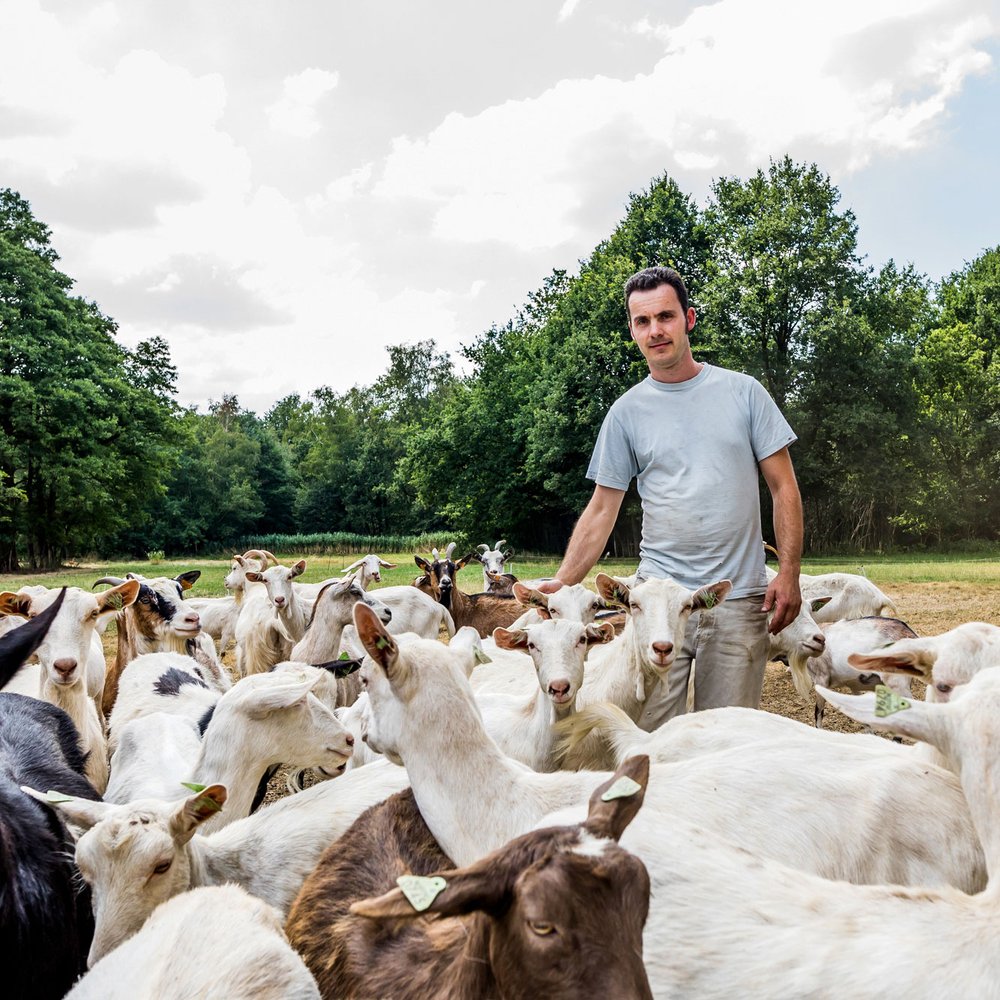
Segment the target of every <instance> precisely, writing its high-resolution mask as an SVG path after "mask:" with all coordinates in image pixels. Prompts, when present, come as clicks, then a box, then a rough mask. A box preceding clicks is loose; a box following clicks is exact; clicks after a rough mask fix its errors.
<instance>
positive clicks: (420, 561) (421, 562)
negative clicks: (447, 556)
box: [413, 556, 431, 576]
mask: <svg viewBox="0 0 1000 1000" xmlns="http://www.w3.org/2000/svg"><path fill="white" fill-rule="evenodd" d="M413 561H414V562H415V563H416V564H417V566H419V567H420V569H422V570H423V571H424V573H426V574H427V576H430V575H431V564H430V563H429V562H428V561H427V560H426V559H424V558H423V556H414V557H413Z"/></svg>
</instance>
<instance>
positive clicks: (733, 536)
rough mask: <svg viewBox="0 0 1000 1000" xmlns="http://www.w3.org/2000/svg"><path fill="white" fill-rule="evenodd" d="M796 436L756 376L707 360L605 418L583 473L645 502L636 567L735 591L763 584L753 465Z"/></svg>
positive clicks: (755, 590)
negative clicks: (633, 487)
mask: <svg viewBox="0 0 1000 1000" xmlns="http://www.w3.org/2000/svg"><path fill="white" fill-rule="evenodd" d="M794 440H795V434H794V433H793V432H792V429H791V427H790V426H789V425H788V422H787V421H786V420H785V418H784V417H783V416H782V414H781V411H780V410H779V409H778V407H777V405H776V404H775V402H774V400H773V399H771V397H770V396H769V395H768V392H767V390H766V389H765V388H764V387H763V386H762V385H761V384H760V383H759V382H758V381H757V380H756V379H754V378H751V377H750V376H749V375H744V374H742V373H741V372H734V371H730V370H729V369H727V368H716V367H715V366H713V365H708V364H706V365H705V366H704V367H703V368H702V370H701V371H700V372H699V373H698V374H697V375H696V376H695V377H694V378H692V379H688V380H687V381H686V382H657V381H656V380H655V379H654V378H653V377H652V376H649V377H647V378H646V379H644V380H643V381H642V382H640V383H639V384H638V385H634V386H632V388H631V389H629V390H628V392H626V393H625V394H624V395H622V396H621V397H619V398H618V399H617V400H616V401H615V403H614V404H613V405H612V407H611V409H610V410H608V415H607V416H606V417H605V418H604V424H603V425H602V427H601V433H600V434H599V435H598V438H597V444H596V445H595V446H594V454H593V457H592V458H591V460H590V467H589V468H588V469H587V478H588V479H593V480H594V481H595V482H596V483H597V484H598V485H599V486H609V487H612V488H613V489H617V490H626V489H628V486H629V483H630V482H631V481H632V479H633V477H635V478H636V479H637V486H638V489H639V496H640V497H641V498H642V544H641V547H640V550H639V553H640V557H641V558H640V562H639V572H640V574H642V575H644V576H658V577H660V576H669V577H671V578H672V579H674V580H676V581H677V582H678V583H680V584H682V585H683V586H685V587H688V588H689V589H692V590H694V589H696V588H697V587H701V586H704V585H705V584H707V583H713V582H714V581H716V580H721V579H729V580H732V581H733V592H732V595H731V596H732V597H748V596H751V595H754V594H763V593H764V591H765V590H766V589H767V576H766V574H765V572H764V549H763V545H762V542H763V539H762V536H761V527H760V499H759V495H758V469H757V463H758V462H760V461H761V460H762V459H765V458H767V457H768V456H769V455H773V454H774V453H775V452H777V451H780V450H781V449H782V448H784V447H785V446H786V445H789V444H791V443H792V442H793V441H794Z"/></svg>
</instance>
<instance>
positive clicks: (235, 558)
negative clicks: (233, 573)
mask: <svg viewBox="0 0 1000 1000" xmlns="http://www.w3.org/2000/svg"><path fill="white" fill-rule="evenodd" d="M233 562H234V563H236V564H237V565H239V566H242V567H243V568H244V569H245V568H246V564H247V561H246V559H244V558H243V556H233Z"/></svg>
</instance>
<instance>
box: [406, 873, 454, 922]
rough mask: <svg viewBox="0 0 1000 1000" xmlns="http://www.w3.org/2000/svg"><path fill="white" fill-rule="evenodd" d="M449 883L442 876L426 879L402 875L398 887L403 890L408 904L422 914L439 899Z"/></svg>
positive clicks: (418, 876) (420, 876)
mask: <svg viewBox="0 0 1000 1000" xmlns="http://www.w3.org/2000/svg"><path fill="white" fill-rule="evenodd" d="M447 884H448V883H447V882H445V880H444V879H443V878H441V876H440V875H435V876H434V878H426V877H425V876H423V875H400V876H399V878H397V879H396V885H398V886H399V888H400V889H401V890H402V892H403V895H404V896H405V897H406V900H407V902H408V903H409V904H410V906H412V907H413V909H415V910H416V911H417V912H418V913H422V912H423V911H424V910H426V909H427V907H428V906H430V905H431V903H433V902H434V900H435V899H437V897H438V895H439V894H440V893H441V891H442V890H443V889H444V888H445V886H447Z"/></svg>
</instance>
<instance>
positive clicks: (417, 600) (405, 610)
mask: <svg viewBox="0 0 1000 1000" xmlns="http://www.w3.org/2000/svg"><path fill="white" fill-rule="evenodd" d="M372 595H373V596H374V597H377V598H378V599H379V600H380V601H381V602H382V603H383V604H385V605H386V607H388V608H389V610H390V611H392V621H391V622H390V623H389V626H388V627H389V631H390V632H391V633H392V634H393V635H399V634H401V633H402V632H416V633H417V635H422V636H423V637H424V638H425V639H436V638H437V637H438V635H439V634H440V632H441V626H442V625H443V626H444V628H445V630H446V631H447V633H448V635H449V636H453V635H454V634H455V621H454V619H453V618H452V616H451V612H450V611H449V610H448V609H447V608H446V607H444V606H442V605H440V604H438V602H437V601H435V600H434V598H433V597H431V596H430V594H426V593H424V591H422V590H418V589H417V588H416V587H413V586H410V585H409V584H407V585H405V586H402V587H379V589H378V590H373V591H372Z"/></svg>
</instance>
